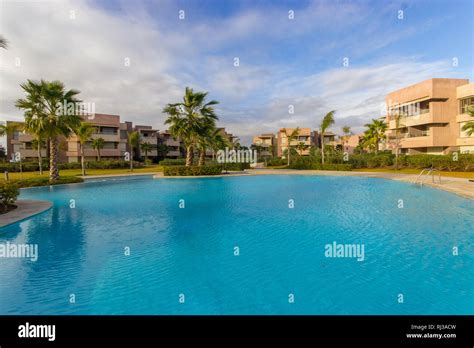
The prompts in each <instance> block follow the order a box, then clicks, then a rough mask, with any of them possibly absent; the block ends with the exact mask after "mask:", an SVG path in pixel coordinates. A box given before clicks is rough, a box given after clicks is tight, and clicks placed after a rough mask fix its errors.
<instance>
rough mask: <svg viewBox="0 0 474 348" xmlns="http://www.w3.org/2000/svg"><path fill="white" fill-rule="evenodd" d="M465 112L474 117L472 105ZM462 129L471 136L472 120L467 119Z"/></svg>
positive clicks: (473, 131) (472, 132) (472, 131)
mask: <svg viewBox="0 0 474 348" xmlns="http://www.w3.org/2000/svg"><path fill="white" fill-rule="evenodd" d="M467 114H468V115H469V116H471V117H474V107H471V108H469V109H468V110H467ZM462 130H463V131H464V132H466V134H467V135H469V136H471V135H473V134H474V121H469V122H467V123H466V124H464V126H462Z"/></svg>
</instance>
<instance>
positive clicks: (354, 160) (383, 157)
mask: <svg viewBox="0 0 474 348" xmlns="http://www.w3.org/2000/svg"><path fill="white" fill-rule="evenodd" d="M454 158H455V155H454V154H450V155H423V154H421V155H400V156H399V158H398V166H399V168H414V169H422V168H427V167H431V166H433V167H434V168H436V169H438V170H445V171H446V170H447V171H460V172H469V171H474V154H458V155H457V161H455V160H454ZM348 159H349V160H348V161H347V162H345V161H343V157H342V156H341V155H337V154H335V155H332V156H327V157H326V158H325V163H326V164H325V166H326V165H331V164H338V165H346V166H347V165H351V167H352V168H357V169H359V168H393V167H394V166H395V155H394V154H392V153H389V152H381V153H378V154H374V153H370V154H367V153H366V154H353V155H349V158H348ZM320 163H321V157H319V156H299V157H294V158H292V159H291V165H290V168H294V169H317V166H318V165H320ZM341 168H345V167H341ZM335 170H337V169H335Z"/></svg>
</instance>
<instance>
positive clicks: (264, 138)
mask: <svg viewBox="0 0 474 348" xmlns="http://www.w3.org/2000/svg"><path fill="white" fill-rule="evenodd" d="M252 145H253V146H259V147H260V148H261V149H262V150H261V152H260V156H262V157H273V156H274V154H275V152H276V146H275V145H276V139H275V134H271V133H266V134H260V135H257V136H254V137H253V139H252Z"/></svg>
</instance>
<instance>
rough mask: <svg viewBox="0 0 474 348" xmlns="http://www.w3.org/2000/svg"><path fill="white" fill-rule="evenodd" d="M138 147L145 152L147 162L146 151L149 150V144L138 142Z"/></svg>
mask: <svg viewBox="0 0 474 348" xmlns="http://www.w3.org/2000/svg"><path fill="white" fill-rule="evenodd" d="M140 149H141V150H142V151H143V152H144V153H145V162H148V152H150V151H151V144H150V143H142V144H140Z"/></svg>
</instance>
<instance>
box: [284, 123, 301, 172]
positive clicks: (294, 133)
mask: <svg viewBox="0 0 474 348" xmlns="http://www.w3.org/2000/svg"><path fill="white" fill-rule="evenodd" d="M288 132H289V130H288V129H286V128H283V133H285V136H286V141H287V142H288V151H287V157H288V165H290V157H291V156H290V154H291V151H290V149H291V142H292V141H293V140H295V139H296V138H297V137H298V134H299V133H300V129H299V127H297V128H295V129H293V131H292V132H291V133H288Z"/></svg>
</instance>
